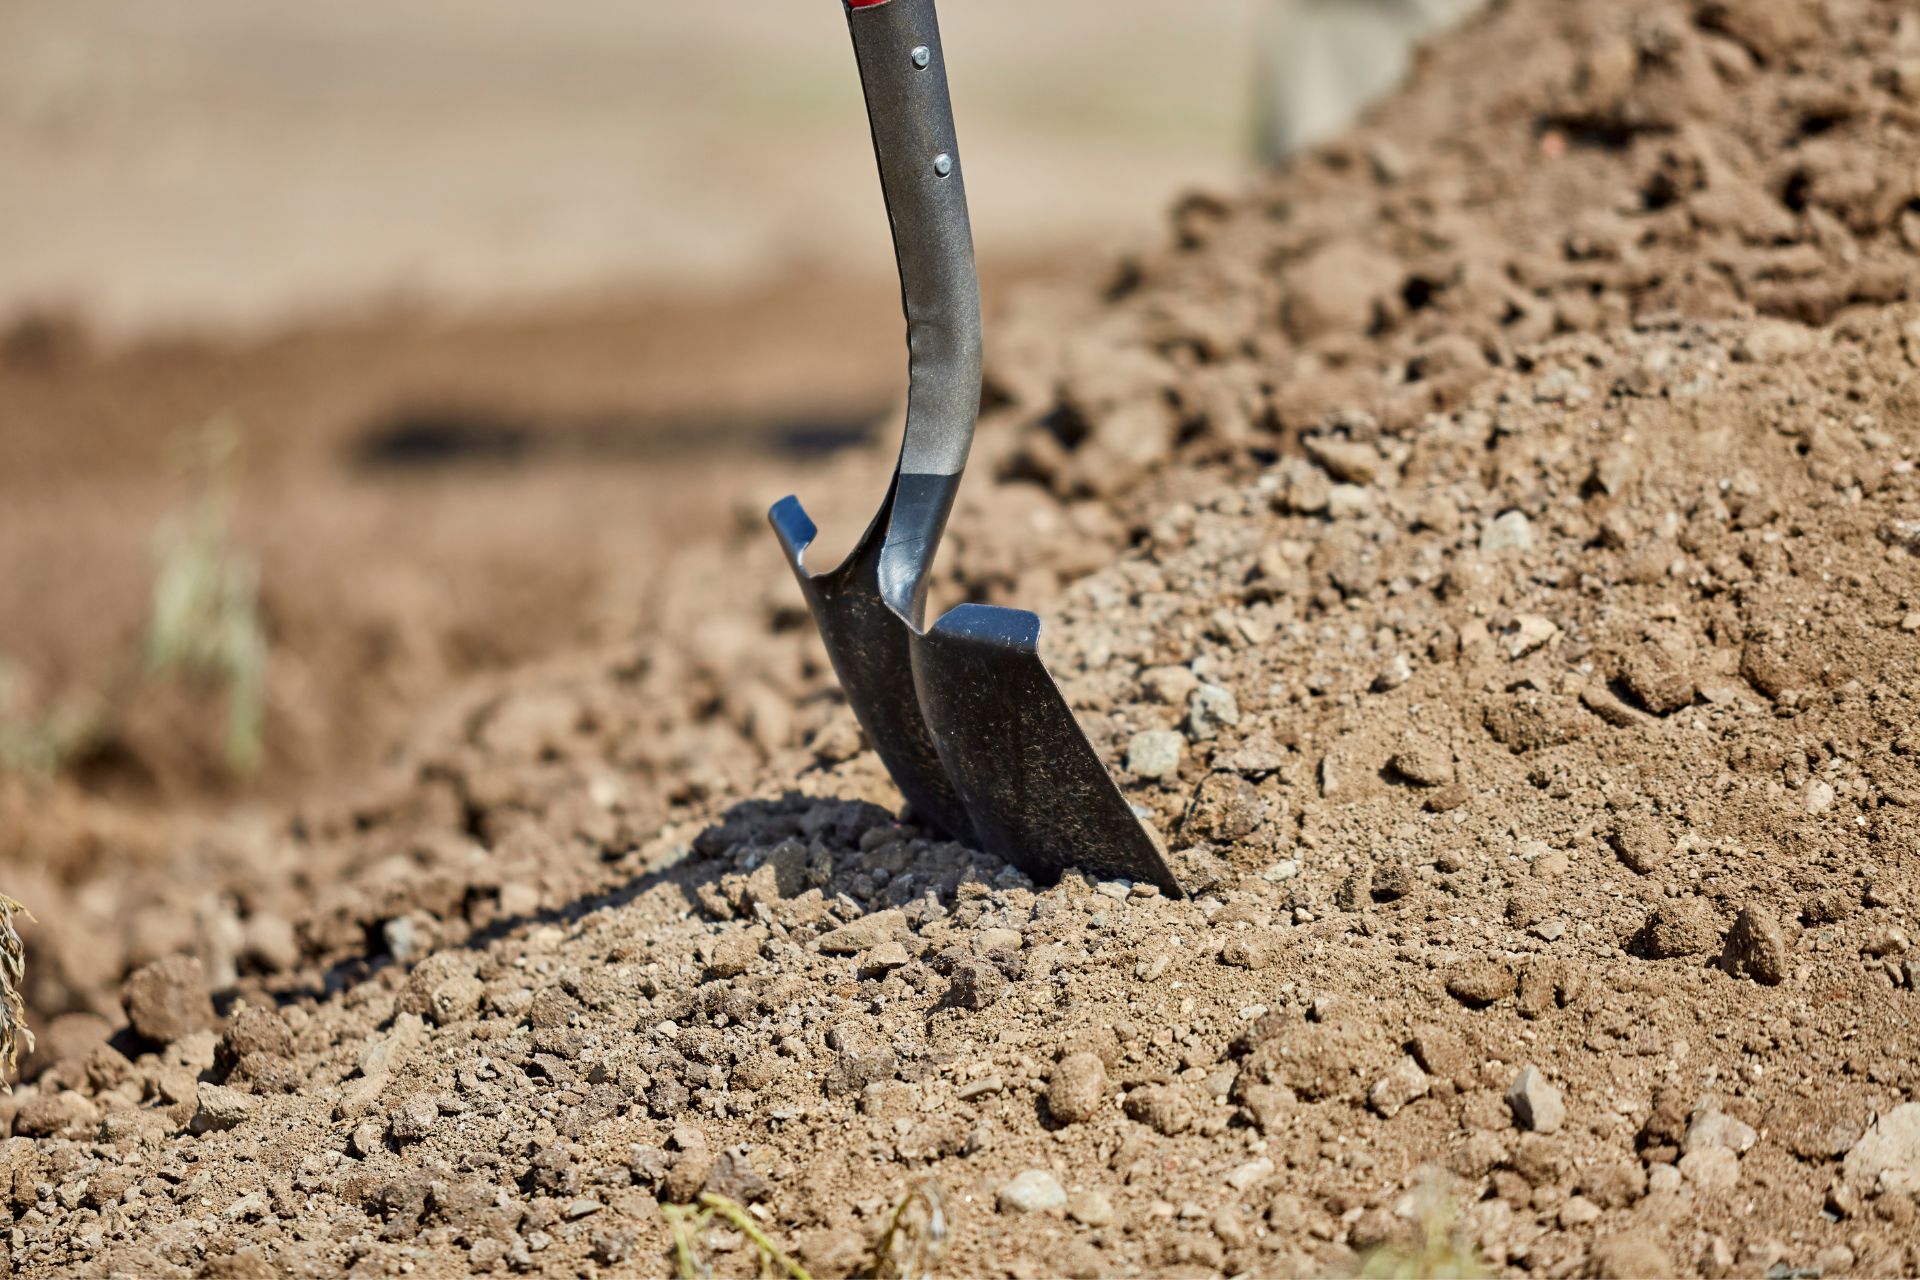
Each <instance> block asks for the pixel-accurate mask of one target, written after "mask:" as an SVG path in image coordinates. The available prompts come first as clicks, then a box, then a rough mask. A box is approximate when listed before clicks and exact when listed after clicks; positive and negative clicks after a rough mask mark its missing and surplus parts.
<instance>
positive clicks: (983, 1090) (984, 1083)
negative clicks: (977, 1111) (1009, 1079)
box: [953, 1072, 1007, 1102]
mask: <svg viewBox="0 0 1920 1280" xmlns="http://www.w3.org/2000/svg"><path fill="white" fill-rule="evenodd" d="M1006 1087H1007V1084H1006V1081H1004V1080H1002V1079H1001V1078H1000V1076H999V1073H998V1072H996V1073H994V1074H993V1075H990V1076H987V1077H985V1078H984V1079H980V1080H970V1081H968V1082H967V1083H966V1084H963V1085H961V1086H960V1087H959V1088H958V1089H955V1090H954V1091H953V1096H954V1097H956V1098H958V1099H960V1101H962V1102H972V1101H973V1100H974V1099H975V1098H983V1097H986V1096H988V1095H989V1094H995V1093H999V1092H1000V1091H1001V1090H1002V1089H1004V1088H1006Z"/></svg>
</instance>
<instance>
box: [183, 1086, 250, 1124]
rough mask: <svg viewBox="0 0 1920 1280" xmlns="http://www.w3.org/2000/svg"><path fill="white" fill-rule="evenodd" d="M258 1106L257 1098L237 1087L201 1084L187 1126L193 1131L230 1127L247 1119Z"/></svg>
mask: <svg viewBox="0 0 1920 1280" xmlns="http://www.w3.org/2000/svg"><path fill="white" fill-rule="evenodd" d="M259 1106H260V1103H259V1102H258V1100H256V1099H255V1098H253V1097H252V1096H250V1095H248V1094H245V1093H242V1092H240V1090H238V1089H229V1088H228V1087H227V1086H225V1085H221V1084H203V1085H201V1086H200V1090H199V1096H198V1098H197V1105H196V1106H195V1107H194V1111H193V1119H192V1121H191V1122H189V1125H188V1127H189V1128H191V1129H192V1130H193V1131H194V1132H195V1133H213V1132H216V1131H218V1130H221V1129H231V1128H233V1127H235V1126H236V1125H239V1124H241V1123H243V1122H244V1121H246V1120H247V1119H249V1118H250V1117H251V1116H252V1115H253V1113H254V1112H255V1111H256V1110H258V1109H259Z"/></svg>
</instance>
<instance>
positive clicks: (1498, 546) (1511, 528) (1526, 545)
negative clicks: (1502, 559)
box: [1480, 511, 1533, 556]
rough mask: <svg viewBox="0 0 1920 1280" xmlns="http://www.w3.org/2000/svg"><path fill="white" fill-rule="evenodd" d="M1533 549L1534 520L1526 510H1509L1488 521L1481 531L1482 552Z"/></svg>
mask: <svg viewBox="0 0 1920 1280" xmlns="http://www.w3.org/2000/svg"><path fill="white" fill-rule="evenodd" d="M1531 550H1533V521H1531V520H1529V519H1527V513H1526V512H1524V511H1508V512H1505V513H1503V514H1502V515H1500V516H1498V517H1496V518H1495V519H1494V520H1492V521H1491V522H1489V523H1488V525H1487V527H1486V528H1485V529H1483V530H1481V532H1480V554H1481V555H1483V556H1493V555H1500V554H1502V553H1503V552H1508V551H1519V552H1527V551H1531Z"/></svg>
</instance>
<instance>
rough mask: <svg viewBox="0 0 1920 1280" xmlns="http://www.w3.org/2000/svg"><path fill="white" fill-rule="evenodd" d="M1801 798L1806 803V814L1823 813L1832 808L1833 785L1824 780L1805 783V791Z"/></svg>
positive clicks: (1816, 779) (1819, 779)
mask: <svg viewBox="0 0 1920 1280" xmlns="http://www.w3.org/2000/svg"><path fill="white" fill-rule="evenodd" d="M1802 798H1803V799H1804V800H1805V801H1806V805H1807V812H1808V813H1810V814H1818V813H1825V812H1826V811H1827V810H1829V809H1831V808H1833V800H1834V793H1833V784H1832V783H1831V782H1828V781H1827V780H1826V779H1825V778H1815V779H1813V781H1811V782H1809V783H1807V787H1806V791H1805V793H1804V795H1803V797H1802Z"/></svg>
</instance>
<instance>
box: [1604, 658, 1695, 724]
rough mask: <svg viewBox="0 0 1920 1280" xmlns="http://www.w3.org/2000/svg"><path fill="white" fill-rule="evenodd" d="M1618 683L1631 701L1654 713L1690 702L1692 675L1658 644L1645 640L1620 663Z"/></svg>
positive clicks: (1692, 694)
mask: <svg viewBox="0 0 1920 1280" xmlns="http://www.w3.org/2000/svg"><path fill="white" fill-rule="evenodd" d="M1620 683H1621V684H1623V685H1625V686H1626V689H1627V692H1628V693H1630V694H1632V695H1633V699H1634V701H1635V702H1638V703H1639V704H1640V705H1641V706H1643V707H1645V708H1646V709H1647V710H1648V711H1651V712H1653V714H1655V715H1657V716H1664V715H1670V714H1672V713H1673V712H1675V711H1678V710H1679V709H1680V708H1682V707H1687V706H1691V705H1693V699H1694V694H1695V692H1696V690H1695V688H1694V683H1693V677H1692V676H1690V675H1688V674H1687V672H1686V669H1685V668H1683V667H1682V666H1681V665H1680V664H1679V663H1678V662H1676V661H1674V658H1673V655H1672V654H1670V653H1668V652H1667V650H1666V648H1665V647H1664V646H1662V645H1658V644H1655V643H1653V642H1652V641H1646V642H1644V643H1642V644H1641V645H1639V646H1638V647H1637V648H1635V649H1634V650H1633V651H1632V652H1631V653H1629V654H1628V655H1627V656H1626V657H1625V658H1624V659H1623V660H1622V661H1621V664H1620Z"/></svg>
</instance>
